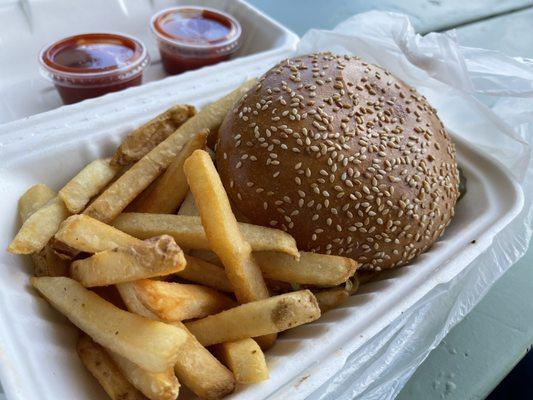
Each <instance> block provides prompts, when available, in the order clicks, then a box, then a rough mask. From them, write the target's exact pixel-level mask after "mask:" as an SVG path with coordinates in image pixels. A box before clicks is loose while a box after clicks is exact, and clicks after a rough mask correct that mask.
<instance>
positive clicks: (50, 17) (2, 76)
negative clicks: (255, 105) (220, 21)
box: [0, 0, 298, 123]
mask: <svg viewBox="0 0 533 400" xmlns="http://www.w3.org/2000/svg"><path fill="white" fill-rule="evenodd" d="M176 5H202V6H206V7H213V8H216V9H219V10H223V11H226V12H228V13H229V14H231V15H233V16H234V17H235V18H236V19H237V20H238V21H239V22H240V23H241V25H242V28H243V39H244V40H243V44H242V46H241V48H240V49H239V50H238V52H237V53H236V54H235V55H234V56H233V57H232V60H230V61H228V63H232V62H233V61H234V60H238V59H240V58H245V59H249V58H253V57H255V56H256V55H257V54H262V53H265V52H269V53H272V52H283V51H286V50H287V49H292V48H293V47H294V46H295V45H296V43H297V41H298V36H297V35H295V34H294V33H293V32H291V31H290V30H288V29H287V28H285V27H284V26H282V25H280V24H279V23H277V22H276V21H274V20H273V19H271V18H270V17H268V16H267V15H265V14H263V13H262V12H260V11H259V10H257V9H256V8H254V7H253V6H251V5H250V4H248V3H247V2H246V1H244V0H91V1H90V2H87V1H86V0H70V1H69V3H68V7H66V6H65V3H64V2H63V1H61V0H47V1H41V0H25V1H13V2H7V3H6V4H3V5H2V7H0V27H2V29H0V43H2V56H1V57H0V71H1V73H0V123H5V122H9V121H12V120H16V119H19V118H23V117H27V116H29V115H32V114H36V113H41V112H44V111H48V110H51V109H54V108H57V107H59V106H61V105H62V102H61V99H60V98H59V95H58V94H57V92H56V90H55V89H54V87H53V85H52V83H51V82H49V81H47V80H45V79H44V78H43V77H41V76H40V74H39V68H38V62H37V56H38V54H39V51H40V49H41V48H42V47H43V46H45V45H46V44H48V43H50V42H52V41H54V40H58V39H60V38H62V37H65V36H70V35H73V34H78V33H85V32H95V31H100V32H101V31H113V32H123V33H127V34H130V35H133V36H136V37H138V38H139V39H140V40H141V41H142V42H143V43H144V44H145V45H146V46H147V49H148V53H149V54H150V57H151V59H152V63H151V65H150V67H149V68H148V69H147V70H146V71H145V73H144V76H143V81H144V82H145V83H146V82H152V81H156V80H160V79H163V78H165V77H167V75H166V73H165V71H164V70H163V68H162V66H161V62H160V56H159V50H158V48H157V44H156V41H155V39H154V38H153V37H152V35H151V33H150V29H149V21H150V17H151V16H152V15H153V14H155V13H156V12H157V11H159V10H161V9H164V8H168V7H170V6H176Z"/></svg>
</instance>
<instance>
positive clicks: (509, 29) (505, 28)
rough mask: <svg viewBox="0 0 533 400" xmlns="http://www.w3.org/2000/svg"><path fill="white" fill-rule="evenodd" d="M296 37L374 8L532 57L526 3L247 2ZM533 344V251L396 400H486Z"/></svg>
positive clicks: (471, 42) (532, 4)
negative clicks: (289, 29) (311, 29)
mask: <svg viewBox="0 0 533 400" xmlns="http://www.w3.org/2000/svg"><path fill="white" fill-rule="evenodd" d="M250 1H251V3H253V4H254V5H256V6H257V7H258V8H260V9H262V10H263V11H265V12H266V13H267V14H269V15H271V16H272V17H274V18H275V19H277V20H278V21H280V22H282V23H283V24H285V25H286V26H288V27H289V28H291V29H292V30H294V31H295V32H296V33H297V34H299V35H302V34H304V33H305V32H306V31H307V30H308V29H310V28H322V29H330V28H332V27H334V26H335V25H336V24H337V23H339V22H340V21H342V20H344V19H346V18H347V17H348V16H350V15H353V14H355V13H358V12H363V11H368V10H371V9H380V10H389V11H399V12H403V13H406V14H409V15H411V16H412V21H413V23H414V25H415V27H416V29H417V30H418V32H420V33H425V32H430V31H442V30H448V29H454V28H455V29H456V33H457V36H458V39H459V42H460V43H462V44H464V45H467V46H472V47H484V48H489V49H494V50H499V51H502V52H504V53H507V54H509V55H512V56H522V57H530V58H533V39H532V37H531V27H532V26H533V1H531V0H527V1H525V0H485V1H464V0H410V1H404V2H399V1H394V0H374V1H369V0H362V1H358V0H352V1H350V0H332V1H319V0H316V1H311V0H291V1H286V0H250ZM532 344H533V247H530V249H529V251H528V253H527V254H526V256H525V257H524V258H522V259H521V260H520V261H519V262H518V263H517V264H515V265H514V266H513V267H511V268H510V270H509V271H508V272H507V273H506V274H505V275H504V276H503V277H502V278H501V279H500V280H499V281H498V282H497V283H496V284H495V285H494V287H493V288H492V289H491V290H490V291H489V293H488V294H487V295H486V296H485V298H484V299H483V300H482V301H481V302H480V303H479V304H478V305H477V306H476V307H475V308H474V310H473V311H472V312H471V313H470V314H469V315H468V316H467V317H466V318H465V319H464V320H463V321H462V322H461V323H460V324H458V325H457V326H456V327H455V328H454V329H452V331H451V332H450V333H449V334H448V336H446V338H445V339H444V340H443V342H442V343H441V344H440V345H439V346H438V347H437V348H436V349H435V350H433V351H432V352H431V353H430V355H429V357H428V358H427V359H426V360H425V361H424V363H423V364H422V365H421V366H420V367H419V369H418V370H417V371H416V372H415V374H414V375H413V377H412V378H411V379H410V381H409V382H408V383H407V385H406V386H405V387H404V388H403V390H402V392H401V393H400V395H399V396H398V399H401V400H433V399H446V400H471V399H472V400H473V399H484V398H485V397H486V396H487V395H488V394H489V393H490V392H491V391H492V390H493V389H494V388H495V387H496V386H497V384H498V383H499V382H500V381H501V380H502V379H503V378H504V377H505V376H506V375H507V373H508V372H509V371H510V370H511V369H512V368H513V367H514V366H515V365H516V364H517V363H518V361H520V359H521V358H522V357H523V356H524V354H525V353H526V352H527V350H528V349H529V348H531V346H532Z"/></svg>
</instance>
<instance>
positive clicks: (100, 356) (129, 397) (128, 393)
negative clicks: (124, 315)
mask: <svg viewBox="0 0 533 400" xmlns="http://www.w3.org/2000/svg"><path fill="white" fill-rule="evenodd" d="M76 350H77V352H78V356H79V357H80V360H81V362H82V363H83V365H84V366H85V368H87V369H88V370H89V372H90V373H91V374H92V375H93V376H94V377H95V378H96V380H97V381H98V382H99V383H100V385H101V386H102V388H103V389H104V390H105V392H106V393H107V394H108V396H109V397H110V398H111V399H112V400H146V398H145V397H144V396H143V394H142V393H141V392H139V391H138V390H137V389H136V388H135V387H134V386H133V385H132V384H131V383H129V382H128V380H127V379H126V377H125V376H124V374H123V373H122V371H121V370H120V369H119V368H118V366H117V365H116V364H115V362H114V361H113V360H112V359H111V356H110V355H109V354H108V353H107V352H106V351H105V349H104V348H103V347H102V346H100V345H99V344H98V343H95V342H94V341H93V340H92V339H91V338H90V337H89V336H87V335H81V336H80V338H79V339H78V343H77V345H76Z"/></svg>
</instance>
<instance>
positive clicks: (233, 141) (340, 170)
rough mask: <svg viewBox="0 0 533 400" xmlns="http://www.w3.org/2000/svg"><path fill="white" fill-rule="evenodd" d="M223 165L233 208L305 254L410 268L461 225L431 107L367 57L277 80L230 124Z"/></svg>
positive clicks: (444, 139) (319, 64) (323, 62)
mask: <svg viewBox="0 0 533 400" xmlns="http://www.w3.org/2000/svg"><path fill="white" fill-rule="evenodd" d="M216 147H217V148H216V162H217V166H218V170H219V173H220V176H221V179H222V181H223V183H224V185H225V188H226V190H227V193H228V195H229V196H230V198H231V199H232V200H233V202H234V204H235V207H236V208H237V209H238V211H240V213H242V214H243V215H244V216H245V217H247V218H248V219H249V220H250V221H251V222H252V223H254V224H259V225H264V226H270V227H274V228H279V229H283V230H285V231H287V232H289V233H290V234H291V235H292V236H294V238H295V239H296V241H297V244H298V247H299V248H300V249H301V250H307V251H313V252H317V253H324V254H335V255H342V256H346V257H351V258H353V259H355V260H357V261H358V262H359V263H360V264H361V266H362V268H363V269H367V270H374V271H379V270H381V269H385V268H393V267H397V266H401V265H404V264H406V263H407V262H409V261H410V260H412V259H413V258H414V257H416V256H417V255H418V254H420V253H421V252H423V251H424V250H426V249H427V248H428V247H430V246H431V245H432V243H433V242H434V241H435V240H436V239H437V238H438V237H439V236H440V235H441V234H442V233H443V231H444V228H445V227H446V226H447V225H448V224H449V222H450V220H451V218H452V217H453V215H454V206H455V203H456V201H457V198H458V196H459V192H458V184H459V174H458V170H457V163H456V158H455V148H454V145H453V143H452V141H451V139H450V136H449V135H448V133H447V132H446V130H445V129H444V126H443V124H442V122H441V121H440V119H439V117H438V116H437V113H436V111H435V109H434V108H432V107H431V106H430V105H429V103H428V102H427V100H426V99H425V98H424V96H422V95H420V94H419V93H418V92H417V91H416V90H415V89H414V88H412V87H410V86H409V85H407V84H406V83H404V82H402V81H401V80H399V79H398V78H396V77H395V76H393V75H392V74H391V73H389V72H387V71H386V70H384V69H382V68H379V67H377V66H375V65H372V64H369V63H366V62H364V61H362V60H360V59H359V58H357V57H353V56H339V55H333V54H330V53H320V54H311V55H305V56H300V57H296V58H292V59H288V60H285V61H283V62H281V63H280V64H278V65H276V66H275V67H274V68H272V69H271V70H270V71H268V72H267V73H266V74H265V75H264V76H263V77H262V78H261V79H260V80H259V83H258V84H257V86H256V87H254V88H252V89H251V90H250V91H249V92H248V93H247V95H246V96H244V98H243V99H242V100H241V101H240V102H239V103H238V104H236V106H235V108H234V109H233V110H232V112H230V113H228V115H227V116H226V118H225V120H224V122H223V124H222V125H221V127H220V129H219V135H218V142H217V146H216Z"/></svg>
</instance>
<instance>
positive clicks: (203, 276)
mask: <svg viewBox="0 0 533 400" xmlns="http://www.w3.org/2000/svg"><path fill="white" fill-rule="evenodd" d="M185 259H186V260H187V265H186V266H185V269H183V270H182V271H179V272H177V273H176V275H177V276H179V277H180V278H183V279H186V280H188V281H191V282H195V283H200V284H202V285H204V286H209V287H210V288H213V289H217V290H221V291H223V292H233V289H232V287H231V283H229V281H228V278H227V277H226V272H225V271H224V268H222V267H219V266H218V265H214V264H211V263H209V262H207V261H204V260H201V259H199V258H196V257H193V256H189V255H186V256H185Z"/></svg>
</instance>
